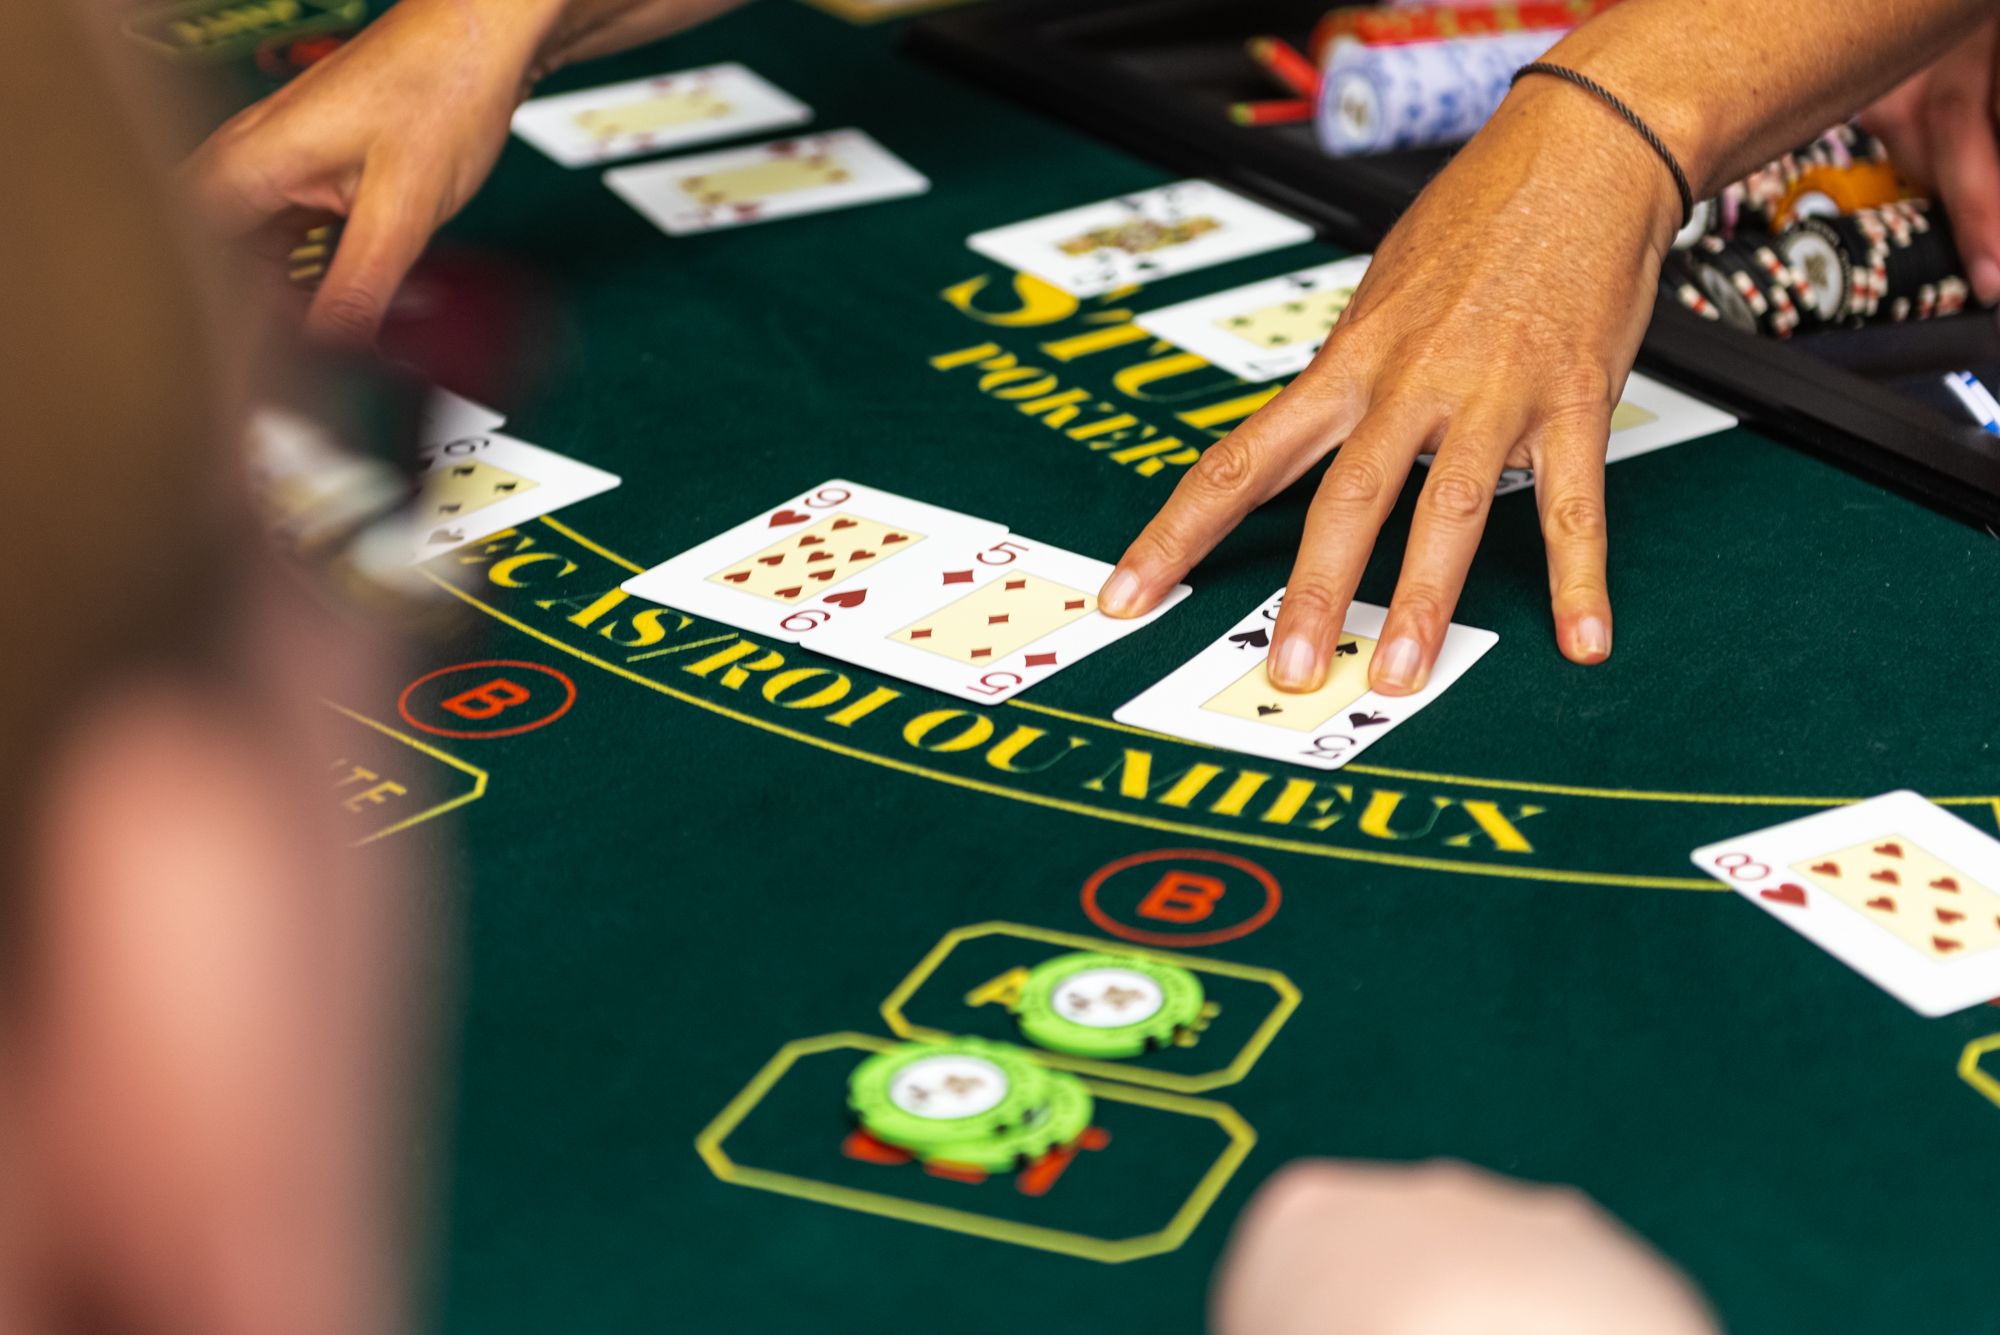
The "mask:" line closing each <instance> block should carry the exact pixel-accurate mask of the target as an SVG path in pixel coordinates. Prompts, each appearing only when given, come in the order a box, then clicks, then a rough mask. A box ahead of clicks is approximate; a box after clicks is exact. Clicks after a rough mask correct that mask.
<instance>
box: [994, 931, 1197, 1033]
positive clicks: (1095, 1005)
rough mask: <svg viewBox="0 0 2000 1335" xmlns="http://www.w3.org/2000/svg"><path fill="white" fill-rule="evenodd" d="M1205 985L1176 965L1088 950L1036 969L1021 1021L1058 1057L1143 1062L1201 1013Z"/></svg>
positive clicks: (1018, 1014) (1019, 1011)
mask: <svg viewBox="0 0 2000 1335" xmlns="http://www.w3.org/2000/svg"><path fill="white" fill-rule="evenodd" d="M1201 1003H1202V992H1201V983H1200V981H1199V980H1198V979H1196V978H1195V976H1194V975H1193V974H1191V973H1189V972H1188V971H1187V970H1186V969H1183V968H1181V967H1180V966H1179V965H1176V964H1165V963H1162V962H1160V961H1159V960H1153V959H1147V958H1145V957H1143V956H1138V955H1103V954H1098V953H1096V952H1092V951H1083V952H1079V953H1077V954H1074V955H1058V956H1056V957H1055V958H1054V959H1050V960H1044V961H1042V962H1041V963H1040V964H1037V965H1036V966H1035V967H1034V968H1033V969H1031V970H1029V972H1028V981H1027V982H1026V983H1025V984H1024V985H1023V986H1022V988H1021V1000H1020V1002H1019V1003H1018V1004H1017V1005H1016V1007H1015V1010H1014V1017H1015V1019H1016V1020H1018V1021H1019V1022H1020V1025H1021V1032H1022V1033H1023V1034H1025V1035H1026V1036H1027V1037H1028V1038H1029V1039H1030V1040H1031V1041H1032V1042H1034V1043H1037V1044H1039V1045H1040V1046H1042V1047H1045V1048H1047V1049H1049V1050H1050V1051H1051V1052H1066V1053H1069V1054H1070V1055H1071V1056H1075V1057H1136V1056H1138V1055H1139V1054H1140V1053H1142V1052H1144V1051H1146V1049H1148V1048H1150V1047H1157V1046H1161V1045H1164V1044H1167V1043H1171V1042H1172V1041H1173V1037H1174V1031H1175V1030H1177V1029H1180V1028H1181V1027H1183V1026H1185V1025H1191V1024H1193V1023H1194V1022H1195V1021H1196V1020H1197V1019H1198V1018H1200V1016H1201Z"/></svg>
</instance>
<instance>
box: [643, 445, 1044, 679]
mask: <svg viewBox="0 0 2000 1335" xmlns="http://www.w3.org/2000/svg"><path fill="white" fill-rule="evenodd" d="M1006 534H1007V526H1006V525H1004V524H997V523H994V522H993V521H991V520H987V519H980V518H978V517H977V516H974V515H968V514H961V513H960V512H959V511H957V510H947V509H944V508H942V507H940V506H935V505H926V504H925V503H924V502H922V501H913V500H911V499H910V498H909V497H907V496H898V495H896V494H895V493H893V492H887V491H880V490H877V489H876V488H874V487H867V486H863V485H862V484H861V483H859V482H847V481H843V480H841V479H838V478H836V479H834V480H833V481H831V482H823V483H821V484H820V485H819V486H817V487H813V488H812V489H810V490H808V491H805V492H802V493H800V494H798V495H794V496H791V497H788V498H787V499H785V500H784V501H782V502H780V503H779V504H777V505H775V506H773V507H771V508H770V509H769V510H766V511H764V512H763V513H761V514H757V515H753V516H752V517H750V518H749V519H746V520H744V521H743V522H742V523H740V524H738V525H736V526H735V527H734V528H731V529H729V530H728V531H727V532H724V533H719V534H717V535H716V536H715V537H713V538H710V539H709V540H708V541H707V542H704V543H701V544H700V545H698V546H695V547H691V548H689V549H688V550H687V551H684V552H682V553H681V554H680V555H679V556H676V557H674V558H673V559H671V560H669V561H664V562H662V563H661V564H659V565H656V566H654V567H653V568H652V569H651V570H648V571H646V572H645V573H644V574H641V575H634V576H633V577H632V578H631V579H628V580H626V581H625V583H624V585H623V586H622V587H623V588H624V589H625V591H626V592H628V593H635V594H637V595H638V596H639V597H641V598H646V599H650V600H651V601H653V602H656V603H664V604H666V605H667V606H669V607H675V608H679V609H680V610H681V611H683V612H692V613H694V614H695V615H696V616H704V617H708V618H710V619H711V620H715V621H720V622H723V623H725V624H727V625H731V626H737V627H740V628H741V629H743V630H748V631H755V632H756V633H758V634H760V635H763V636H765V637H767V638H770V639H776V640H784V641H787V642H789V643H792V644H798V643H803V642H807V641H808V640H816V639H818V638H820V637H821V636H823V635H824V634H825V633H826V631H827V629H828V628H829V627H830V626H832V625H833V624H834V623H836V622H837V621H839V620H840V619H841V618H842V617H845V616H849V615H852V614H853V613H855V612H857V611H859V610H861V609H863V608H866V607H869V606H870V605H871V603H872V604H880V603H881V602H883V601H885V600H886V599H887V598H888V596H889V593H890V590H891V589H892V588H893V587H895V586H896V585H898V584H900V583H902V582H904V581H908V580H912V579H918V578H921V576H922V575H923V573H924V572H926V571H929V570H931V569H933V568H935V567H936V566H937V565H938V564H939V563H941V562H943V561H945V560H948V559H950V554H951V553H954V552H957V551H960V550H969V549H977V548H980V547H983V546H985V545H987V544H989V543H992V542H995V541H998V540H999V539H1001V538H1003V537H1005V536H1006ZM815 647H817V645H815Z"/></svg>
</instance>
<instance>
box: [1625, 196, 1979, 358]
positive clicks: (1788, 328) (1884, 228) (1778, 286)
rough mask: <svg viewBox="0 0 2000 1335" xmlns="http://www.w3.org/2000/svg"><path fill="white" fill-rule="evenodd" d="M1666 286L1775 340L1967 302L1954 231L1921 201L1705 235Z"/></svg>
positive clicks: (1942, 310)
mask: <svg viewBox="0 0 2000 1335" xmlns="http://www.w3.org/2000/svg"><path fill="white" fill-rule="evenodd" d="M1662 280H1663V283H1664V284H1665V286H1666V287H1667V289H1668V290H1669V291H1670V292H1671V293H1672V295H1673V297H1674V298H1675V299H1676V300H1677V301H1678V302H1679V303H1680V304H1681V305H1682V306H1685V307H1687V308H1688V309H1689V310H1691V311H1693V312H1694V313H1695V314H1697V315H1700V316H1703V317H1704V318H1707V319H1711V320H1719V321H1721V322H1722V323H1724V324H1727V325H1730V326H1732V327H1733V328H1737V329H1741V330H1743V331H1745V332H1747V333H1757V334H1764V335H1767V336H1769V337H1773V338H1790V337H1791V336H1792V335H1793V334H1795V333H1798V332H1800V331H1811V330H1815V329H1820V328H1826V327H1833V326H1848V327H1852V326H1857V325H1861V324H1865V323H1867V322H1868V321H1870V320H1878V319H1887V320H1892V321H1901V320H1927V319H1931V318H1933V317H1936V316H1944V315H1952V314H1956V313H1957V312H1958V311H1961V310H1963V309H1964V308H1965V304H1966V301H1967V300H1968V298H1969V296H1970V288H1969V286H1968V285H1967V283H1966V281H1965V278H1964V276H1963V274H1962V273H1961V272H1960V264H1959V258H1958V250H1957V247H1956V246H1955V245H1954V244H1953V242H1952V238H1951V232H1950V229H1949V228H1948V227H1947V226H1946V225H1945V223H1944V221H1943V219H1941V218H1939V219H1933V218H1932V217H1931V215H1930V212H1929V207H1928V205H1927V204H1926V203H1925V201H1923V200H1915V199H1909V200H1898V201H1896V202H1894V203H1890V204H1885V205H1882V206H1880V207H1877V208H1867V209H1860V210H1858V211H1856V212H1853V213H1847V214H1839V215H1832V216H1806V217H1801V218H1799V219H1798V220H1797V221H1795V222H1794V223H1793V224H1792V225H1791V226H1790V227H1787V228H1786V229H1785V230H1784V231H1783V232H1781V233H1779V234H1777V235H1775V236H1774V235H1772V234H1771V233H1768V232H1762V231H1753V230H1750V229H1747V228H1741V229H1738V231H1737V233H1736V234H1735V235H1734V236H1732V237H1722V236H1717V235H1713V234H1711V235H1708V236H1703V237H1700V238H1698V239H1697V240H1696V241H1695V243H1694V244H1693V245H1692V246H1691V247H1689V248H1688V249H1686V250H1683V251H1680V252H1677V253H1676V254H1675V255H1674V256H1673V258H1672V259H1671V260H1670V261H1669V262H1668V265H1667V269H1666V271H1665V273H1664V274H1663V277H1662Z"/></svg>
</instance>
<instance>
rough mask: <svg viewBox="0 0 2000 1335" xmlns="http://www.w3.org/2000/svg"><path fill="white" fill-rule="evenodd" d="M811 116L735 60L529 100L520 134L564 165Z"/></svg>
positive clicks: (519, 117)
mask: <svg viewBox="0 0 2000 1335" xmlns="http://www.w3.org/2000/svg"><path fill="white" fill-rule="evenodd" d="M811 119H812V108H811V107H808V106H807V105H806V104H805V103H803V102H801V101H799V100H798V99H797V98H795V97H793V96H791V95H790V94H788V93H786V92H784V91H783V90H782V89H780V88H777V87H775V86H774V85H772V84H770V83H769V82H767V81H765V80H764V79H761V78H759V77H758V76H757V75H756V74H754V73H752V72H751V71H750V70H748V69H745V68H744V67H743V66H741V65H737V64H724V65H704V66H702V67H701V68H700V69H692V70H681V71H680V72H679V73H676V74H661V75H657V76H655V77H653V78H650V79H633V80H631V81H629V82H626V83H614V84H607V85H605V86H604V87H601V88H585V89H583V90H582V91H580V92H575V93H558V94H556V95H555V96H553V97H538V98H535V99H534V100H532V101H529V102H523V103H522V104H521V106H520V109H519V110H517V111H515V113H514V133H515V134H517V135H519V136H521V138H523V139H525V140H527V141H528V142H529V143H531V144H533V145H534V146H535V147H536V148H539V149H541V150H542V152H544V153H546V154H548V155H549V156H550V157H552V158H554V159H555V160H556V161H557V162H560V163H561V164H562V165H563V166H565V167H587V166H590V165H591V164H592V163H596V162H610V161H614V160H616V159H618V158H629V157H636V156H638V155H639V154H642V153H660V152H664V151H666V150H668V149H674V148H686V147H688V146H690V145H693V144H705V143H708V142H710V141H711V140H716V139H729V138H732V137H734V136H736V135H745V134H758V133H761V132H763V131H765V130H776V129H780V128H782V127H784V126H787V125H803V124H804V123H805V122H807V121H809V120H811Z"/></svg>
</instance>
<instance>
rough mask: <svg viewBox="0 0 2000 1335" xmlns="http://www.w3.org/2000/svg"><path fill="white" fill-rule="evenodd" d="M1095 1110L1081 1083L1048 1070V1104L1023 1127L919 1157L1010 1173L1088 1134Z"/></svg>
mask: <svg viewBox="0 0 2000 1335" xmlns="http://www.w3.org/2000/svg"><path fill="white" fill-rule="evenodd" d="M1096 1110H1097V1109H1096V1104H1095V1102H1094V1101H1093V1100H1092V1099H1091V1097H1090V1091H1089V1090H1087V1089H1085V1088H1084V1087H1083V1081H1081V1080H1079V1079H1077V1078H1076V1077H1075V1076H1073V1075H1071V1074H1069V1073H1068V1072H1067V1071H1050V1072H1048V1102H1047V1103H1045V1104H1043V1105H1042V1106H1041V1107H1040V1108H1037V1109H1035V1111H1034V1113H1033V1114H1032V1115H1031V1116H1030V1117H1029V1119H1028V1122H1027V1124H1026V1125H1025V1126H1021V1127H1017V1128H1015V1129H1013V1130H1011V1131H1007V1132H1004V1133H1002V1134H1000V1135H997V1136H988V1137H985V1138H984V1139H981V1140H974V1141H966V1142H963V1143H959V1144H952V1145H944V1146H940V1147H938V1148H936V1149H931V1150H926V1151H924V1152H923V1154H922V1156H921V1157H922V1158H923V1159H925V1160H927V1161H929V1162H931V1163H949V1164H960V1165H963V1166H965V1167H968V1168H978V1169H983V1170H984V1171H986V1172H989V1173H1005V1172H1010V1171H1012V1170H1013V1169H1014V1168H1016V1167H1018V1166H1019V1165H1020V1164H1023V1163H1032V1162H1034V1161H1035V1160H1036V1159H1039V1158H1041V1157H1042V1156H1043V1155H1044V1154H1047V1153H1048V1152H1049V1151H1050V1150H1052V1149H1054V1148H1056V1147H1057V1146H1058V1145H1067V1144H1069V1143H1070V1142H1071V1141H1073V1140H1075V1139H1076V1138H1077V1137H1078V1136H1081V1135H1082V1134H1083V1133H1084V1132H1086V1131H1088V1130H1089V1129H1090V1118H1091V1114H1093V1113H1094V1112H1095V1111H1096Z"/></svg>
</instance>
